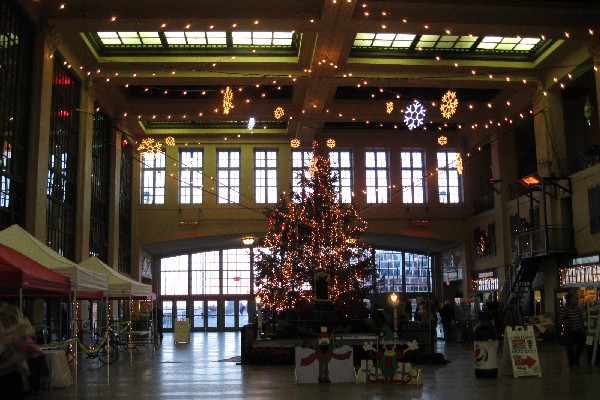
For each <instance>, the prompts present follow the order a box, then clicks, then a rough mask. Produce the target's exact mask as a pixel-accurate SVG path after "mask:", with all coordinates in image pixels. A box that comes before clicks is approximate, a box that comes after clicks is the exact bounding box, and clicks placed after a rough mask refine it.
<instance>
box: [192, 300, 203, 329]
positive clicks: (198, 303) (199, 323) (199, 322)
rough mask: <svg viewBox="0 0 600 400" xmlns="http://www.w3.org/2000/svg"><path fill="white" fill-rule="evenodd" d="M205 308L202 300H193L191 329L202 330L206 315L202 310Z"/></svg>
mask: <svg viewBox="0 0 600 400" xmlns="http://www.w3.org/2000/svg"><path fill="white" fill-rule="evenodd" d="M205 309H206V307H205V306H204V300H195V301H194V318H193V320H192V329H195V330H203V329H204V327H205V323H204V318H205V316H206V313H205V312H204V310H205Z"/></svg>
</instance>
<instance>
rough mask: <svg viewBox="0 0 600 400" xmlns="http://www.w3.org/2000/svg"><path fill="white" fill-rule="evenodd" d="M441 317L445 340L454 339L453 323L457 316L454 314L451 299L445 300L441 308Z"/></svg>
mask: <svg viewBox="0 0 600 400" xmlns="http://www.w3.org/2000/svg"><path fill="white" fill-rule="evenodd" d="M440 319H441V320H442V329H443V330H444V340H445V341H446V342H451V341H453V340H454V335H453V334H452V333H453V332H452V329H453V324H452V323H453V322H454V321H455V320H456V316H455V315H454V307H453V306H452V304H450V300H446V301H444V305H443V306H442V308H440Z"/></svg>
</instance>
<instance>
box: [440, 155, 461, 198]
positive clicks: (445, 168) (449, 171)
mask: <svg viewBox="0 0 600 400" xmlns="http://www.w3.org/2000/svg"><path fill="white" fill-rule="evenodd" d="M451 154H452V155H454V158H455V161H454V162H451V161H450V160H449V156H450V155H451ZM459 154H460V153H459V152H457V151H451V150H443V151H438V152H437V154H436V159H437V174H438V201H439V202H440V204H460V203H462V201H463V196H462V180H461V179H460V174H459V172H458V165H457V162H456V156H458V155H459ZM442 155H443V156H444V159H445V160H440V156H442ZM451 181H454V182H456V184H455V185H451V184H450V183H451ZM442 193H445V195H444V197H442Z"/></svg>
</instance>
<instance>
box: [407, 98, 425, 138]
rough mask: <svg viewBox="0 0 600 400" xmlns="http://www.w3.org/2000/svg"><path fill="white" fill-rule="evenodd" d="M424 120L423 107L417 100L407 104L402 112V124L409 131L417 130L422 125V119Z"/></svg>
mask: <svg viewBox="0 0 600 400" xmlns="http://www.w3.org/2000/svg"><path fill="white" fill-rule="evenodd" d="M424 118H425V107H423V105H422V104H421V103H419V102H418V101H417V100H415V101H414V102H413V103H412V104H409V105H408V106H407V107H406V110H405V111H404V123H405V124H406V126H408V129H410V130H411V131H412V130H413V129H414V128H418V127H419V126H421V125H423V119H424Z"/></svg>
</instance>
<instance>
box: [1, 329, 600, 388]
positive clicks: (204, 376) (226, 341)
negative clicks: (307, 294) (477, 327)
mask: <svg viewBox="0 0 600 400" xmlns="http://www.w3.org/2000/svg"><path fill="white" fill-rule="evenodd" d="M172 339H173V337H172V335H170V334H166V335H165V338H164V341H163V343H162V345H161V346H160V348H159V349H158V350H157V351H156V352H155V353H154V354H153V353H152V352H150V353H144V352H141V353H136V352H134V353H133V354H132V355H131V356H130V357H127V356H125V357H122V358H121V359H119V360H118V361H117V362H116V363H115V364H113V365H111V366H110V367H107V366H104V365H101V364H100V363H99V362H98V361H97V360H82V361H80V362H79V363H78V371H77V384H76V385H73V386H71V387H68V388H61V389H52V390H49V391H47V392H45V393H42V394H37V395H33V396H31V397H30V398H31V399H40V400H42V399H43V400H58V399H60V400H62V399H119V398H122V399H129V400H133V399H169V400H171V399H173V400H175V399H186V400H193V399H286V400H287V399H290V400H293V399H311V400H313V399H315V400H316V399H344V400H352V399H440V400H441V399H444V400H452V399H457V400H458V399H460V400H465V399H486V400H488V399H489V400H494V399H511V400H512V399H518V398H521V399H527V400H535V399H545V398H547V399H551V400H561V399H574V398H576V399H597V398H599V393H600V366H595V367H593V366H590V365H587V364H586V363H585V359H586V357H585V354H583V355H582V359H581V361H582V366H581V367H579V368H575V369H572V370H569V369H568V368H567V360H566V355H565V351H564V348H563V347H561V346H560V345H559V344H554V343H547V344H544V343H540V344H539V345H538V353H539V357H540V363H541V367H542V374H543V376H542V377H541V378H540V377H521V378H514V377H513V376H512V375H510V376H506V375H504V374H503V371H502V369H501V370H500V374H499V376H498V378H496V379H478V378H476V377H475V374H474V361H473V344H472V343H464V344H460V343H448V344H446V343H444V342H443V341H439V342H438V344H437V351H439V352H442V353H443V354H444V356H445V358H446V359H448V360H450V361H451V363H450V364H447V365H422V366H419V367H420V368H421V369H422V372H423V374H424V383H423V385H422V386H420V387H415V386H411V385H383V384H303V385H297V384H296V381H295V377H294V367H293V366H291V365H289V366H288V365H286V366H253V365H240V364H238V363H236V362H235V360H236V359H237V356H239V355H240V347H241V346H240V333H193V334H192V337H191V341H190V343H189V344H177V345H174V344H173V343H172ZM498 358H499V362H500V361H501V360H502V350H500V351H499V354H498ZM0 398H2V393H1V392H0Z"/></svg>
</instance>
